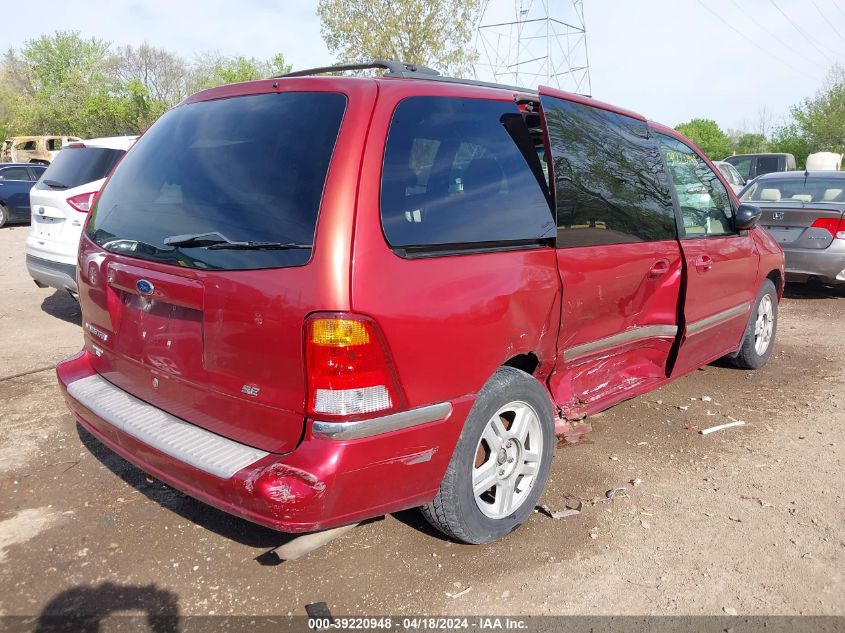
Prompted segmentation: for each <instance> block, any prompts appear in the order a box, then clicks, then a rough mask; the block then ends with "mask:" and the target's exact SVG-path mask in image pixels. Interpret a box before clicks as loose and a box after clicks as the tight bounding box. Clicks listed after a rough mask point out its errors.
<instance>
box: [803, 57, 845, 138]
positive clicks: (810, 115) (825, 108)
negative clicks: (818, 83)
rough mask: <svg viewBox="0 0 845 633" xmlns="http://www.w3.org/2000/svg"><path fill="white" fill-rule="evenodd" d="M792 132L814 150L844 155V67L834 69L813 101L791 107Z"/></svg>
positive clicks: (807, 100)
mask: <svg viewBox="0 0 845 633" xmlns="http://www.w3.org/2000/svg"><path fill="white" fill-rule="evenodd" d="M792 117H793V118H794V119H795V129H793V130H792V132H793V133H795V134H798V135H800V136H801V137H802V138H803V139H804V140H805V141H806V142H807V144H808V145H810V146H811V147H812V148H813V151H834V152H840V153H842V152H845V68H843V67H842V66H834V67H833V68H832V69H831V71H830V73H829V74H828V77H827V81H826V84H825V86H824V87H823V88H822V89H821V90H819V91H818V92H817V93H816V95H815V96H814V97H813V98H812V99H805V100H804V101H803V102H802V103H800V104H798V105H796V106H794V107H793V108H792Z"/></svg>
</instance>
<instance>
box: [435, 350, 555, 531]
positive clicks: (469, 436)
mask: <svg viewBox="0 0 845 633" xmlns="http://www.w3.org/2000/svg"><path fill="white" fill-rule="evenodd" d="M554 446H555V433H554V417H553V412H552V406H551V403H550V401H549V396H548V394H547V393H546V390H545V389H544V388H543V386H542V385H541V384H540V383H539V382H537V380H536V379H535V378H534V377H533V376H531V375H529V374H526V373H525V372H523V371H520V370H519V369H516V368H513V367H500V368H499V369H497V370H496V373H495V374H493V376H492V378H490V380H488V381H487V384H485V385H484V387H483V388H482V389H481V391H480V392H479V394H478V398H477V399H476V401H475V404H474V405H473V407H472V410H471V411H470V414H469V416H468V417H467V420H466V422H465V423H464V428H463V431H462V432H461V436H460V438H459V440H458V444H457V446H456V447H455V452H454V454H453V455H452V460H451V461H450V462H449V466H448V468H447V470H446V475H445V476H444V477H443V481H442V483H441V484H440V490H439V491H438V492H437V496H436V497H435V498H434V501H432V502H431V503H429V504H427V505H425V506H423V507H422V508H421V510H422V513H423V516H424V517H425V518H426V519H427V520H428V522H429V523H431V525H433V526H434V527H435V528H437V529H438V530H440V531H441V532H443V533H444V534H446V535H447V536H450V537H452V538H454V539H456V540H459V541H463V542H464V543H473V544H480V543H489V542H491V541H495V540H496V539H499V538H501V537H503V536H505V535H506V534H508V533H510V532H512V531H513V530H515V529H516V528H518V527H519V526H520V525H521V524H522V523H523V522H525V520H526V519H527V518H528V517H529V516H530V515H531V513H532V512H533V511H534V507H535V506H536V504H537V500H538V499H539V498H540V494H541V493H542V492H543V487H544V486H545V484H546V480H547V479H548V476H549V468H550V466H551V460H552V453H553V451H554Z"/></svg>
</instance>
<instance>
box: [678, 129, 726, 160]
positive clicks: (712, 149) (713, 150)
mask: <svg viewBox="0 0 845 633" xmlns="http://www.w3.org/2000/svg"><path fill="white" fill-rule="evenodd" d="M675 129H676V130H677V131H678V132H680V133H681V134H683V135H684V136H686V137H687V138H689V139H691V140H692V141H693V142H694V143H695V144H696V145H698V147H699V148H701V151H702V152H704V153H705V154H707V156H708V157H709V158H710V159H711V160H722V159H723V158H725V157H726V156H728V155H730V153H731V139H730V138H729V137H728V135H727V134H725V133H724V132H723V131H722V128H720V127H719V124H718V123H716V122H715V121H713V120H711V119H693V120H692V121H689V122H687V123H681V124H680V125H678V126H677V127H676V128H675Z"/></svg>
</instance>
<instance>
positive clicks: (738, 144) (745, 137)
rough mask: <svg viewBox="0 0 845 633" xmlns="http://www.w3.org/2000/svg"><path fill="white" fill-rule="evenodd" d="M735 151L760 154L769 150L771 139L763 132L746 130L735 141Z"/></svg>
mask: <svg viewBox="0 0 845 633" xmlns="http://www.w3.org/2000/svg"><path fill="white" fill-rule="evenodd" d="M733 151H735V152H736V153H737V154H759V153H760V152H768V151H769V141H768V140H766V137H765V136H764V135H762V134H757V133H756V132H744V133H742V134H740V135H739V137H738V138H737V139H736V140H735V141H734V142H733Z"/></svg>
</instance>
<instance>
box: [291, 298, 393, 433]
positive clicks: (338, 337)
mask: <svg viewBox="0 0 845 633" xmlns="http://www.w3.org/2000/svg"><path fill="white" fill-rule="evenodd" d="M305 357H306V366H307V372H308V412H309V413H310V414H316V415H321V416H350V415H360V414H364V413H373V412H376V411H389V410H391V409H395V408H397V407H398V406H400V405H401V404H402V403H403V400H402V393H401V390H400V387H399V381H398V379H397V376H396V371H395V369H394V367H393V362H392V360H391V358H390V353H389V352H388V350H387V345H386V344H385V342H384V339H383V337H382V335H381V332H380V331H379V329H378V326H377V325H376V323H375V321H373V320H372V319H368V318H367V317H362V316H359V315H351V314H346V313H330V314H316V315H312V316H311V317H309V318H308V320H307V322H306V324H305Z"/></svg>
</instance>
